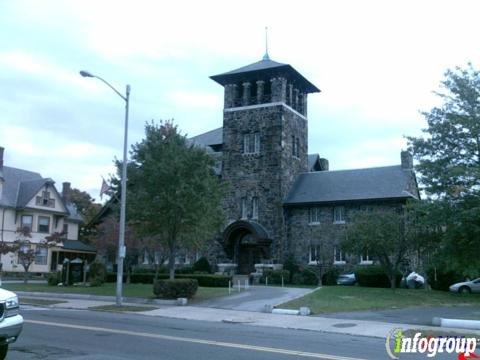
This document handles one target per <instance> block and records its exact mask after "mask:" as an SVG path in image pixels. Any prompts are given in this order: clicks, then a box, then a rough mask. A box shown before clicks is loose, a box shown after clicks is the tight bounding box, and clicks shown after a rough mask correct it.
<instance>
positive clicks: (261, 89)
mask: <svg viewBox="0 0 480 360" xmlns="http://www.w3.org/2000/svg"><path fill="white" fill-rule="evenodd" d="M264 88H265V81H263V80H258V81H257V104H262V103H263V102H264V99H263V92H264Z"/></svg>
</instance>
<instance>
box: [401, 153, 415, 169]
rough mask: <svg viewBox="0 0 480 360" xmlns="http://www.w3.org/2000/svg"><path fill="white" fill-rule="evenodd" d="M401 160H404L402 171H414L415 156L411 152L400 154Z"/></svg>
mask: <svg viewBox="0 0 480 360" xmlns="http://www.w3.org/2000/svg"><path fill="white" fill-rule="evenodd" d="M400 158H401V160H402V169H404V170H412V169H413V156H412V154H410V152H409V151H402V152H401V153H400Z"/></svg>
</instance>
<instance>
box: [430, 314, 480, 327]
mask: <svg viewBox="0 0 480 360" xmlns="http://www.w3.org/2000/svg"><path fill="white" fill-rule="evenodd" d="M432 324H433V325H435V326H440V327H444V328H457V329H470V330H480V321H479V320H466V319H445V318H440V317H434V318H433V319H432Z"/></svg>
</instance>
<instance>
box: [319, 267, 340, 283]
mask: <svg viewBox="0 0 480 360" xmlns="http://www.w3.org/2000/svg"><path fill="white" fill-rule="evenodd" d="M338 275H340V269H338V268H336V267H332V268H331V269H329V270H328V271H327V272H326V273H325V274H323V276H322V285H327V286H330V285H337V278H338Z"/></svg>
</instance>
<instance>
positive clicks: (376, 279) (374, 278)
mask: <svg viewBox="0 0 480 360" xmlns="http://www.w3.org/2000/svg"><path fill="white" fill-rule="evenodd" d="M355 278H356V279H357V283H358V285H360V286H365V287H377V288H389V287H390V280H389V278H388V276H387V274H385V271H384V270H383V269H382V268H381V267H380V266H362V267H358V268H357V269H356V270H355ZM401 280H402V274H401V273H398V274H397V275H396V286H397V287H398V286H399V285H400V281H401Z"/></svg>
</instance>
